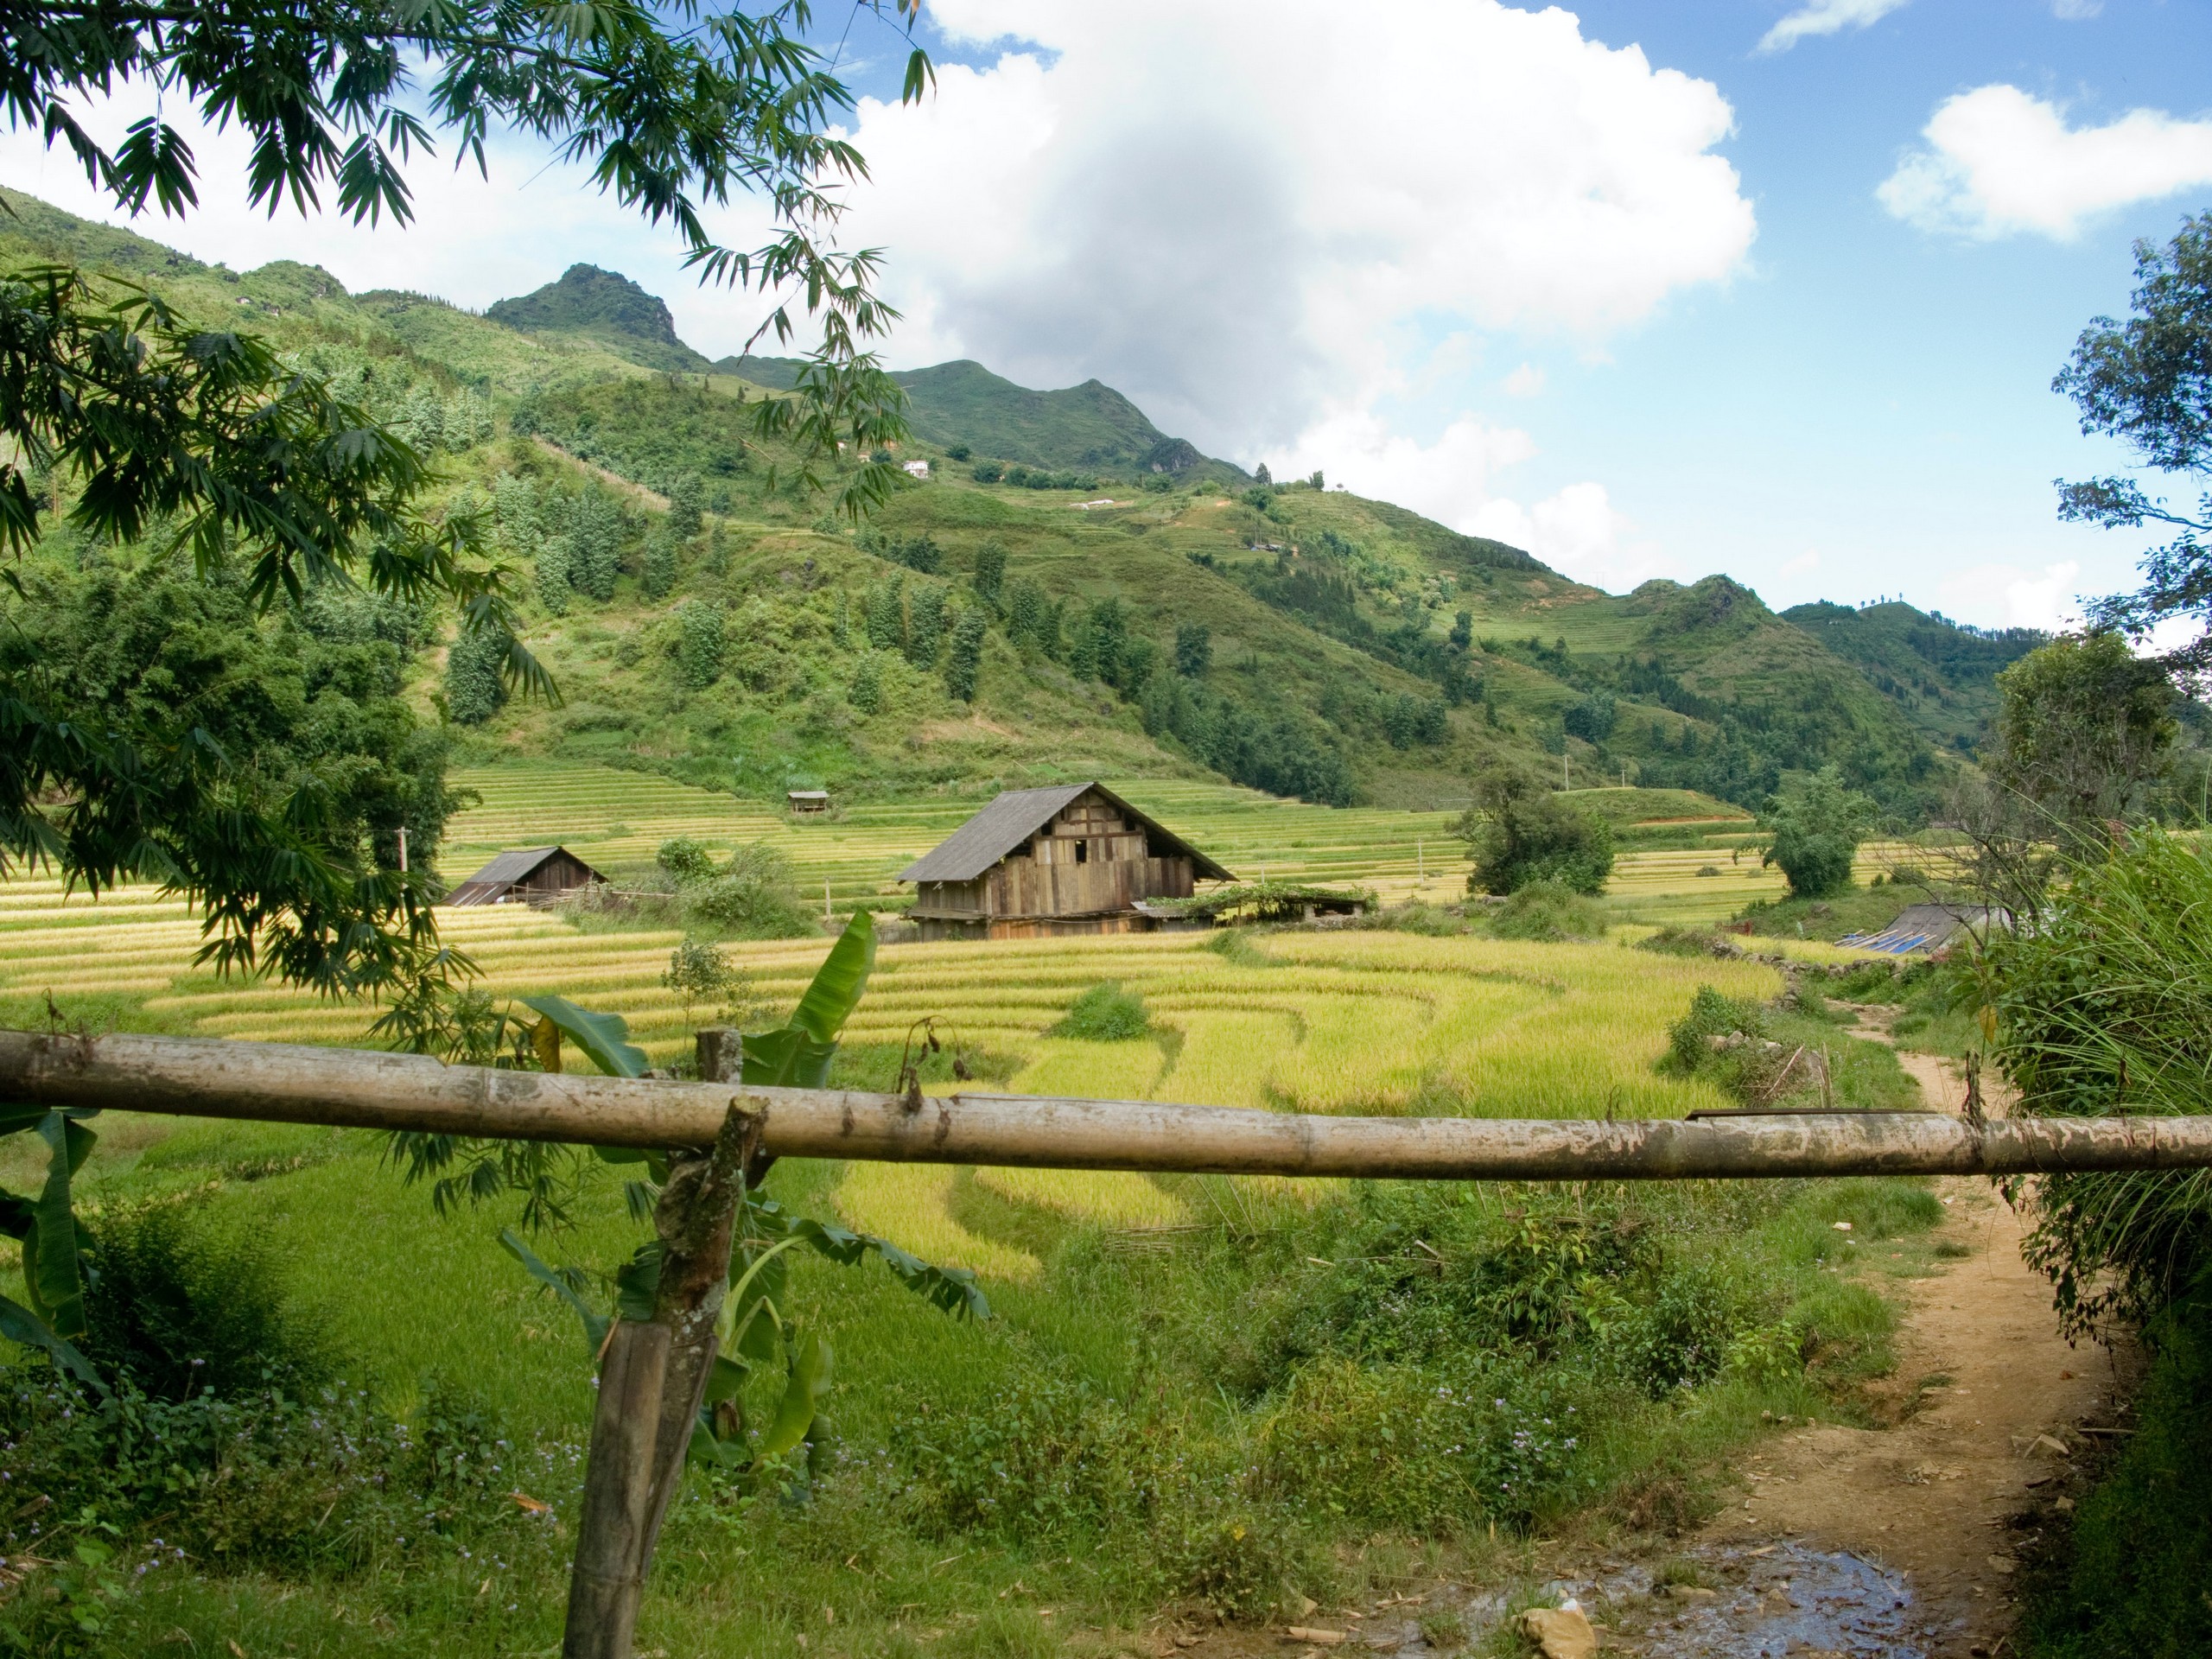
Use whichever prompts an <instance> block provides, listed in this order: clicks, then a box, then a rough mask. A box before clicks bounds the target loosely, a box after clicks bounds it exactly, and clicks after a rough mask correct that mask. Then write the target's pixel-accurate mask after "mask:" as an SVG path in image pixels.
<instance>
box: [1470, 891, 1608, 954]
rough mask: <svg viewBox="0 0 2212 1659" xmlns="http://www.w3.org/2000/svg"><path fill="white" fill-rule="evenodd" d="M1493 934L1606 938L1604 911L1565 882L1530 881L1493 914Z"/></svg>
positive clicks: (1502, 935) (1554, 938) (1510, 937)
mask: <svg viewBox="0 0 2212 1659" xmlns="http://www.w3.org/2000/svg"><path fill="white" fill-rule="evenodd" d="M1490 931H1491V937H1492V938H1500V939H1536V940H1550V941H1554V942H1556V941H1559V940H1563V939H1598V938H1604V937H1605V907H1604V906H1601V905H1599V904H1598V903H1597V902H1596V901H1595V900H1594V899H1587V898H1585V897H1584V896H1583V895H1582V894H1581V893H1578V892H1577V891H1576V890H1575V889H1574V888H1573V887H1569V886H1568V885H1567V883H1566V882H1564V881H1554V880H1542V881H1531V882H1530V883H1529V884H1528V886H1526V887H1520V888H1517V889H1516V890H1515V892H1514V893H1513V896H1512V897H1511V898H1510V899H1507V900H1506V901H1505V902H1504V903H1503V904H1502V905H1500V906H1498V907H1497V909H1496V910H1495V911H1493V912H1491V918H1490Z"/></svg>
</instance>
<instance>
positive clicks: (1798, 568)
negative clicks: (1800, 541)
mask: <svg viewBox="0 0 2212 1659" xmlns="http://www.w3.org/2000/svg"><path fill="white" fill-rule="evenodd" d="M1820 568H1821V556H1820V554H1819V552H1818V551H1816V550H1815V549H1812V548H1809V547H1808V548H1807V549H1806V550H1804V551H1803V552H1802V553H1800V554H1799V555H1798V556H1796V558H1794V559H1789V560H1786V561H1784V562H1783V563H1782V564H1781V565H1779V566H1778V567H1777V569H1776V570H1775V573H1774V574H1775V575H1777V576H1809V575H1812V574H1813V572H1814V571H1815V570H1817V569H1820Z"/></svg>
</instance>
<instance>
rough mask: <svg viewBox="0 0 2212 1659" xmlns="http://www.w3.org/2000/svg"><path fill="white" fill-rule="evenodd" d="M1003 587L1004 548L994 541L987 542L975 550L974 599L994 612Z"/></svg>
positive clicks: (1004, 583) (1004, 575)
mask: <svg viewBox="0 0 2212 1659" xmlns="http://www.w3.org/2000/svg"><path fill="white" fill-rule="evenodd" d="M1005 585H1006V548H1005V546H1004V545H1003V544H1002V543H999V542H997V541H995V540H993V541H987V542H985V543H983V544H982V546H981V547H979V548H977V549H976V598H978V599H980V600H982V601H983V603H984V604H986V605H988V606H989V607H991V608H992V609H993V610H996V609H997V608H998V606H999V594H1000V592H1001V589H1002V588H1004V587H1005Z"/></svg>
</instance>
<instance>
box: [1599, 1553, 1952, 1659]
mask: <svg viewBox="0 0 2212 1659" xmlns="http://www.w3.org/2000/svg"><path fill="white" fill-rule="evenodd" d="M1691 1559H1692V1560H1695V1561H1696V1563H1697V1565H1698V1566H1699V1567H1700V1569H1701V1572H1702V1576H1703V1577H1704V1578H1705V1580H1706V1585H1705V1586H1674V1587H1670V1588H1667V1589H1662V1590H1660V1591H1658V1592H1656V1594H1655V1593H1653V1592H1652V1591H1651V1589H1650V1587H1649V1580H1648V1579H1643V1580H1642V1581H1641V1582H1638V1581H1636V1580H1625V1579H1624V1580H1615V1581H1612V1582H1607V1581H1605V1580H1599V1581H1598V1582H1596V1583H1593V1584H1592V1585H1590V1586H1588V1587H1587V1588H1586V1590H1585V1591H1583V1592H1580V1599H1583V1600H1584V1605H1585V1606H1586V1607H1588V1606H1591V1605H1592V1604H1595V1605H1596V1606H1597V1607H1599V1608H1602V1609H1603V1610H1604V1611H1600V1612H1599V1614H1598V1617H1599V1618H1603V1619H1604V1620H1605V1623H1606V1624H1607V1626H1608V1629H1607V1631H1606V1636H1607V1637H1608V1640H1607V1641H1606V1643H1605V1646H1606V1647H1607V1649H1610V1650H1612V1651H1616V1652H1628V1653H1637V1654H1641V1655H1642V1656H1643V1659H1785V1656H1791V1659H1824V1656H1839V1659H1840V1656H1845V1655H1848V1656H1849V1659H1926V1656H1927V1654H1928V1652H1929V1643H1930V1642H1931V1641H1932V1640H1933V1639H1934V1638H1935V1637H1937V1636H1938V1635H1939V1634H1940V1632H1939V1631H1938V1630H1937V1629H1936V1626H1935V1624H1933V1623H1931V1622H1930V1621H1929V1618H1928V1616H1927V1610H1926V1609H1925V1608H1923V1607H1922V1606H1920V1605H1918V1604H1917V1603H1916V1600H1915V1599H1914V1597H1913V1594H1912V1592H1911V1589H1910V1586H1908V1585H1907V1584H1906V1582H1905V1580H1904V1578H1903V1577H1902V1576H1900V1575H1899V1574H1897V1573H1893V1572H1891V1571H1890V1570H1888V1569H1887V1568H1885V1567H1882V1566H1880V1565H1878V1563H1876V1562H1873V1561H1870V1560H1866V1559H1865V1558H1864V1557H1862V1556H1859V1555H1854V1554H1851V1553H1849V1552H1848V1551H1823V1550H1816V1549H1810V1548H1806V1547H1805V1546H1803V1545H1802V1544H1796V1543H1789V1542H1783V1543H1776V1544H1770V1545H1767V1546H1764V1547H1762V1548H1758V1549H1755V1550H1720V1551H1714V1552H1713V1553H1711V1554H1707V1555H1704V1556H1702V1557H1692V1558H1691ZM1562 1588H1566V1586H1562ZM1567 1593H1569V1594H1575V1593H1577V1592H1574V1591H1573V1590H1572V1589H1567ZM1607 1615H1610V1617H1607Z"/></svg>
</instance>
